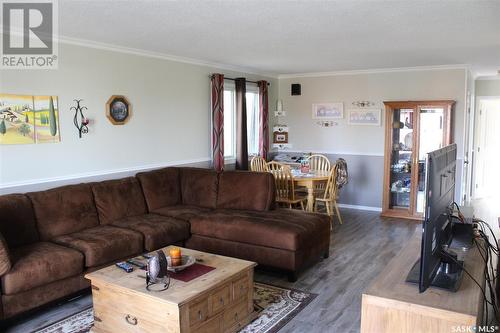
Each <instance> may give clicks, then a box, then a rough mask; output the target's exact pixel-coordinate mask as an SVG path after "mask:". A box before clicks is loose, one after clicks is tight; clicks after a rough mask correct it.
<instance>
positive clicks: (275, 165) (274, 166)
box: [267, 161, 290, 172]
mask: <svg viewBox="0 0 500 333" xmlns="http://www.w3.org/2000/svg"><path fill="white" fill-rule="evenodd" d="M283 167H285V168H290V167H289V166H288V165H286V164H283V163H279V162H275V161H271V162H267V170H268V171H270V172H273V171H276V170H281V169H283Z"/></svg>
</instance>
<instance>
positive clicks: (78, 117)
mask: <svg viewBox="0 0 500 333" xmlns="http://www.w3.org/2000/svg"><path fill="white" fill-rule="evenodd" d="M74 101H75V102H76V106H72V107H71V108H70V110H74V111H75V116H74V117H73V123H74V124H75V127H76V128H77V129H78V136H79V137H80V139H81V138H82V134H87V133H88V132H89V128H88V126H87V125H88V124H89V119H88V118H85V116H84V115H83V110H87V107H86V106H81V105H80V102H81V101H83V99H74Z"/></svg>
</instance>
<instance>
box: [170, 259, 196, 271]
mask: <svg viewBox="0 0 500 333" xmlns="http://www.w3.org/2000/svg"><path fill="white" fill-rule="evenodd" d="M181 257H182V263H181V264H180V265H177V266H172V258H170V256H167V262H168V267H167V270H169V271H170V272H174V273H175V272H180V271H182V270H183V269H186V268H188V267H189V266H192V265H194V263H195V262H196V259H195V257H193V256H186V255H182V256H181Z"/></svg>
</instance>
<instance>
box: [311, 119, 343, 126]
mask: <svg viewBox="0 0 500 333" xmlns="http://www.w3.org/2000/svg"><path fill="white" fill-rule="evenodd" d="M338 124H339V123H338V122H336V121H326V120H324V121H317V122H316V125H319V126H321V127H332V126H338Z"/></svg>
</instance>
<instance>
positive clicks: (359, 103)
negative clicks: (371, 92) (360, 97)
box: [352, 101, 375, 108]
mask: <svg viewBox="0 0 500 333" xmlns="http://www.w3.org/2000/svg"><path fill="white" fill-rule="evenodd" d="M352 105H354V106H357V107H358V108H367V107H369V106H374V105H375V103H373V102H370V101H356V102H352Z"/></svg>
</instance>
